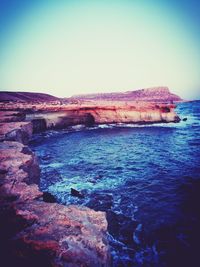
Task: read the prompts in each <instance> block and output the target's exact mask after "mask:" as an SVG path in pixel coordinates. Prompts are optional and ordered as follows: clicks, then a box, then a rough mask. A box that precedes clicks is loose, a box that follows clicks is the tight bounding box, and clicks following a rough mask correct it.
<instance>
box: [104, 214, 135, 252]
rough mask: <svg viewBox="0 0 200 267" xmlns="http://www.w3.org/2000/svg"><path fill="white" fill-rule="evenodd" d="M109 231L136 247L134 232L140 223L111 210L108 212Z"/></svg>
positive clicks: (130, 245) (120, 239)
mask: <svg viewBox="0 0 200 267" xmlns="http://www.w3.org/2000/svg"><path fill="white" fill-rule="evenodd" d="M106 217H107V221H108V231H109V233H110V234H111V235H112V236H114V237H115V238H117V239H118V240H119V241H121V242H123V243H125V244H127V245H128V246H129V247H135V245H136V244H135V243H134V240H133V234H134V232H135V230H136V228H137V225H138V223H137V222H136V221H134V220H132V219H131V218H129V217H127V216H125V215H123V214H116V213H115V212H113V211H111V210H109V211H108V212H107V213H106Z"/></svg>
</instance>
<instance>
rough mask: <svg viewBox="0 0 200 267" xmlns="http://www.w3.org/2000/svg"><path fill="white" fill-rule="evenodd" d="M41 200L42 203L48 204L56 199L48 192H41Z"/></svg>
mask: <svg viewBox="0 0 200 267" xmlns="http://www.w3.org/2000/svg"><path fill="white" fill-rule="evenodd" d="M43 200H44V202H49V203H55V202H56V198H55V197H54V196H53V195H52V194H51V193H49V192H43Z"/></svg>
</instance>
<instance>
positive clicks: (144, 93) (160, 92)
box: [72, 86, 182, 102]
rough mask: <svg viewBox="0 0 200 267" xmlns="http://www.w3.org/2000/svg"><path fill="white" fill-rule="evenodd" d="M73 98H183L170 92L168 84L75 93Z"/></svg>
mask: <svg viewBox="0 0 200 267" xmlns="http://www.w3.org/2000/svg"><path fill="white" fill-rule="evenodd" d="M72 98H73V99H78V100H100V101H104V100H110V101H120V100H121V101H148V102H150V101H154V102H163V101H166V102H170V101H182V98H181V97H179V96H178V95H176V94H173V93H171V92H170V90H169V88H168V87H166V86H160V87H151V88H144V89H139V90H133V91H127V92H114V93H96V94H95V93H94V94H82V95H74V96H72Z"/></svg>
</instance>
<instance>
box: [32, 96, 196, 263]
mask: <svg viewBox="0 0 200 267" xmlns="http://www.w3.org/2000/svg"><path fill="white" fill-rule="evenodd" d="M177 113H178V114H179V115H180V117H181V118H184V117H187V121H181V122H180V123H178V124H174V123H169V124H155V125H144V126H142V125H140V126H137V125H123V124H119V125H109V126H108V125H101V126H99V127H94V128H82V127H75V128H72V129H70V130H69V129H68V130H63V131H60V132H56V131H50V132H46V133H42V134H39V135H36V136H35V137H34V139H33V140H32V142H31V146H32V148H33V150H35V151H36V153H37V155H38V157H39V159H40V165H41V169H42V175H41V184H40V186H41V189H42V190H44V191H49V192H50V193H52V194H53V195H54V196H55V197H56V199H57V201H58V202H60V203H64V204H69V203H70V204H78V205H85V206H88V207H91V208H93V209H95V210H101V211H106V212H107V219H108V223H109V226H108V230H109V240H110V245H111V249H112V258H113V266H167V267H168V266H169V267H171V266H176V267H177V266H192V267H193V266H200V260H199V255H200V254H199V253H200V249H199V247H200V246H199V240H200V229H199V228H200V208H199V203H200V149H199V148H200V134H199V132H200V101H196V102H190V103H182V104H179V105H178V107H177ZM71 188H75V189H77V190H79V191H81V192H82V194H83V195H84V196H85V197H84V198H81V199H79V198H77V197H73V196H71V193H70V192H71Z"/></svg>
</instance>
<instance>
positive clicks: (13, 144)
mask: <svg viewBox="0 0 200 267" xmlns="http://www.w3.org/2000/svg"><path fill="white" fill-rule="evenodd" d="M6 115H7V114H6ZM0 126H1V142H0V218H1V219H0V259H1V263H3V266H4V267H6V266H8V267H11V266H20V267H23V266H24V267H25V266H26V267H27V266H42V267H45V266H56V267H60V266H69V267H76V266H82V267H86V266H88V267H90V266H91V267H93V266H110V252H109V245H108V241H107V221H106V215H105V213H104V212H96V211H94V210H92V209H89V208H86V207H78V206H72V205H70V206H64V205H60V204H57V203H47V202H44V201H43V193H42V192H41V191H40V190H39V187H38V184H39V175H40V169H39V164H38V161H37V157H36V156H35V154H34V153H33V152H32V151H31V150H30V148H29V147H28V146H26V145H25V144H26V143H27V142H28V139H29V138H30V137H31V134H32V128H31V127H32V126H31V123H30V122H10V120H9V122H4V123H3V122H2V123H1V125H0ZM10 133H12V134H10ZM16 133H17V134H16Z"/></svg>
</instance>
